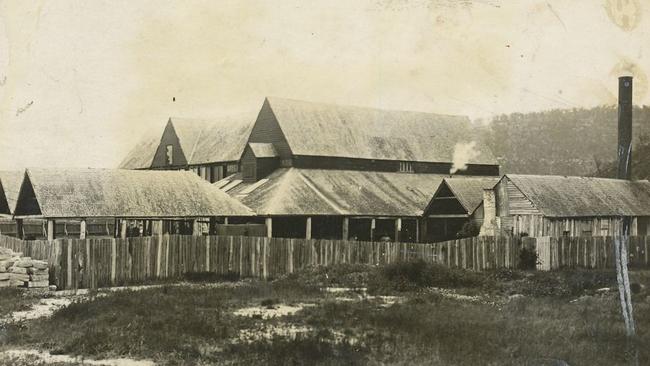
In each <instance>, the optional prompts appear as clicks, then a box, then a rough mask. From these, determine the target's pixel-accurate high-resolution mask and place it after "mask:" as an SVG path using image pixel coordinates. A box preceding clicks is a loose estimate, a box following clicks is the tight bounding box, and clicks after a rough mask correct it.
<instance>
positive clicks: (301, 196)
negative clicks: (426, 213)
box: [219, 168, 443, 217]
mask: <svg viewBox="0 0 650 366" xmlns="http://www.w3.org/2000/svg"><path fill="white" fill-rule="evenodd" d="M237 178H238V177H237V176H234V177H230V178H229V179H230V180H232V181H236V180H237ZM442 178H443V176H440V175H435V174H405V173H382V172H367V171H351V170H323V169H298V168H280V169H277V170H276V171H274V172H273V173H272V174H271V175H269V176H268V177H266V179H265V180H263V181H260V182H257V183H252V184H246V183H241V181H240V183H239V184H237V185H235V186H234V187H233V185H227V184H226V185H224V184H223V183H224V182H220V183H219V185H220V186H221V187H222V189H228V194H231V195H232V196H234V197H235V198H237V199H239V200H240V201H241V202H242V203H243V204H245V205H246V206H248V207H250V208H252V209H253V210H254V211H255V212H256V213H257V214H258V215H264V216H287V215H358V216H390V217H414V216H420V215H421V214H422V211H423V209H424V207H425V206H426V204H427V203H428V202H429V199H430V198H431V196H432V195H433V192H434V191H435V189H436V187H437V186H438V184H439V183H440V182H441V181H442ZM253 185H257V187H253ZM226 187H227V188H226ZM251 188H253V189H252V191H251Z"/></svg>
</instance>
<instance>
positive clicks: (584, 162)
mask: <svg viewBox="0 0 650 366" xmlns="http://www.w3.org/2000/svg"><path fill="white" fill-rule="evenodd" d="M617 114H618V112H617V107H616V106H602V107H595V108H590V109H570V110H566V109H564V110H562V109H557V110H550V111H544V112H534V113H513V114H509V115H500V116H497V117H495V118H493V119H492V121H491V122H490V124H489V125H487V126H486V127H484V128H485V133H484V134H482V136H483V138H484V139H485V143H487V144H488V146H490V147H491V148H492V151H493V152H494V154H495V155H496V156H497V158H498V159H499V162H500V164H501V172H502V173H521V174H555V175H599V176H604V177H607V176H612V177H613V175H614V174H615V171H616V170H615V169H614V167H615V162H616V145H617V128H618V116H617ZM633 140H634V146H633V151H634V152H633V167H634V171H633V174H634V176H635V177H637V178H646V177H648V176H650V163H648V162H647V160H649V159H650V107H648V106H643V107H635V108H634V120H633Z"/></svg>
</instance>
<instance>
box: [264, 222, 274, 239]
mask: <svg viewBox="0 0 650 366" xmlns="http://www.w3.org/2000/svg"><path fill="white" fill-rule="evenodd" d="M265 222H266V237H267V238H272V237H273V219H272V218H270V217H267V218H266V220H265Z"/></svg>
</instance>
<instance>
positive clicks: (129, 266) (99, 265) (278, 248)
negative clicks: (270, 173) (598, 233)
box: [0, 235, 650, 289]
mask: <svg viewBox="0 0 650 366" xmlns="http://www.w3.org/2000/svg"><path fill="white" fill-rule="evenodd" d="M627 242H628V253H629V263H630V266H631V267H636V268H648V267H650V262H649V258H648V249H649V248H648V246H649V245H650V237H629V240H628V241H627ZM0 246H2V247H8V248H11V249H12V250H14V251H16V252H22V253H23V255H24V256H29V257H32V258H35V259H41V260H47V261H48V263H49V264H50V283H51V284H55V285H56V286H57V288H59V289H77V288H98V287H110V286H122V285H132V284H140V283H144V282H147V281H155V280H163V279H178V278H182V277H183V276H184V275H185V274H187V273H197V272H213V273H217V274H221V275H225V274H230V273H234V274H237V275H239V276H241V277H254V278H262V279H268V278H275V277H278V276H281V275H283V274H287V273H291V272H293V271H295V270H297V269H300V268H304V267H306V266H311V265H333V264H344V263H347V264H373V265H376V264H387V263H393V262H398V261H408V260H414V259H423V260H425V261H427V262H432V263H440V264H443V265H447V266H450V267H458V268H465V269H472V270H477V271H481V270H486V269H494V268H516V267H518V266H519V260H520V253H521V251H522V248H523V247H529V248H531V249H532V248H536V249H533V250H536V251H537V255H538V258H537V259H538V269H542V270H550V269H558V268H578V267H579V268H613V265H614V260H613V254H612V253H614V247H613V238H612V237H582V238H553V237H541V238H537V239H535V238H523V239H517V238H510V237H475V238H467V239H459V240H452V241H447V242H442V243H432V244H414V243H391V242H359V241H341V240H318V239H314V240H307V239H282V238H266V237H243V236H182V235H163V236H152V237H134V238H126V239H114V238H105V239H102V238H89V239H85V240H81V239H57V240H54V241H46V240H20V239H16V238H13V237H8V236H0Z"/></svg>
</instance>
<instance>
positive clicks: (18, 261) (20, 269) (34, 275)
mask: <svg viewBox="0 0 650 366" xmlns="http://www.w3.org/2000/svg"><path fill="white" fill-rule="evenodd" d="M49 284H50V283H49V270H48V266H47V262H45V261H39V260H35V259H32V258H30V257H22V253H17V252H13V251H12V250H11V249H7V248H0V287H29V288H36V287H48V286H49Z"/></svg>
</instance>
